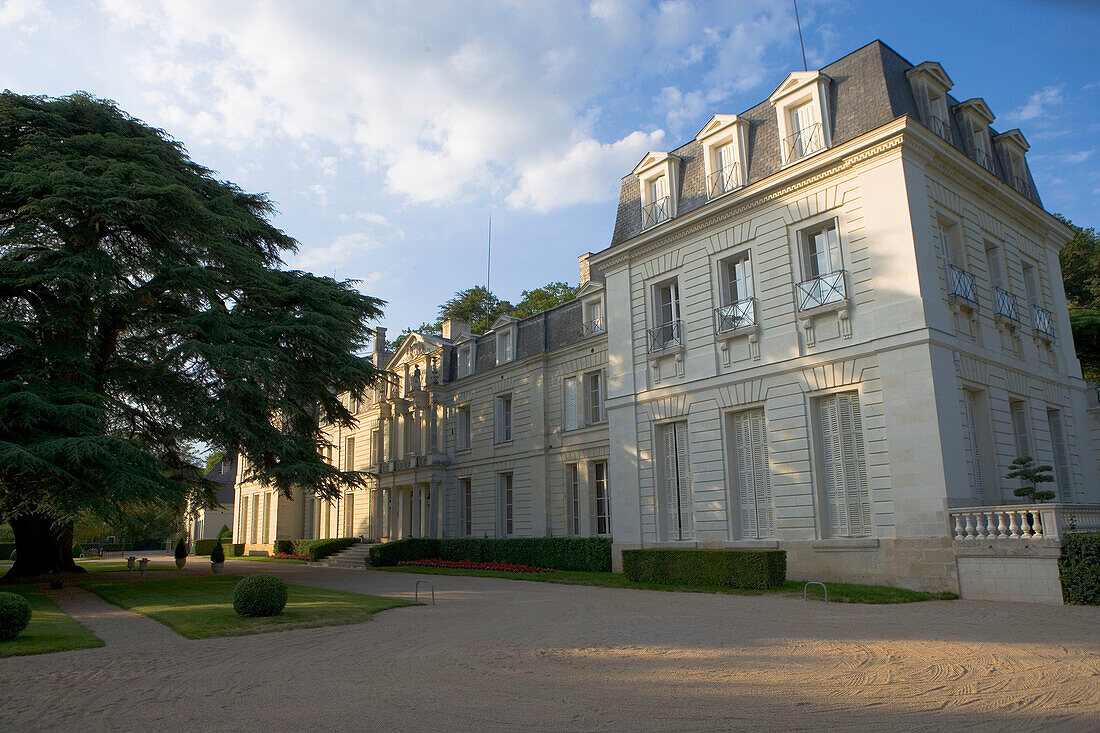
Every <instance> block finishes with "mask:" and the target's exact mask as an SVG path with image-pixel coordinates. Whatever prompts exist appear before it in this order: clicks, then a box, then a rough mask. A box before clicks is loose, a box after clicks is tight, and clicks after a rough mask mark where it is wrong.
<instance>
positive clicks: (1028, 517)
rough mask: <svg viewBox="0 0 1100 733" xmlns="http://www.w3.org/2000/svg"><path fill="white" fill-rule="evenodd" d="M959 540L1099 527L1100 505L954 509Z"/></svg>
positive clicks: (1020, 536) (1049, 535) (1056, 535)
mask: <svg viewBox="0 0 1100 733" xmlns="http://www.w3.org/2000/svg"><path fill="white" fill-rule="evenodd" d="M949 514H950V518H951V530H952V533H953V534H954V537H955V539H956V540H990V539H997V540H1031V539H1036V540H1037V539H1044V538H1045V539H1050V540H1054V539H1059V538H1061V536H1062V535H1063V534H1065V533H1066V532H1074V531H1095V530H1100V504H1008V505H1003V506H984V507H968V508H962V509H951V510H950V512H949Z"/></svg>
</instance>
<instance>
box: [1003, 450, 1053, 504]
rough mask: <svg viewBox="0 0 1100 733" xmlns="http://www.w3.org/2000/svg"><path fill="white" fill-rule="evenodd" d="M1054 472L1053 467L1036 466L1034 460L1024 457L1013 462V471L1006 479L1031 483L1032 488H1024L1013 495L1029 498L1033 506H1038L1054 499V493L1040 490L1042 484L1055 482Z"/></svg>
mask: <svg viewBox="0 0 1100 733" xmlns="http://www.w3.org/2000/svg"><path fill="white" fill-rule="evenodd" d="M1052 470H1054V469H1053V468H1052V467H1051V466H1047V465H1035V459H1034V458H1031V457H1029V456H1024V457H1022V458H1017V459H1016V460H1014V461H1013V462H1012V470H1011V471H1009V472H1008V474H1007V475H1006V476H1005V478H1010V479H1014V478H1019V479H1023V480H1024V481H1027V482H1028V483H1030V484H1031V486H1022V487H1020V488H1018V489H1016V490H1015V491H1013V492H1012V493H1013V494H1015V495H1016V496H1022V497H1027V499H1028V501H1030V502H1031V503H1032V504H1038V503H1040V502H1044V501H1050V500H1051V499H1053V498H1054V492H1053V491H1045V490H1044V491H1040V490H1039V485H1040V484H1047V483H1051V482H1053V481H1054V476H1053V475H1051V471H1052Z"/></svg>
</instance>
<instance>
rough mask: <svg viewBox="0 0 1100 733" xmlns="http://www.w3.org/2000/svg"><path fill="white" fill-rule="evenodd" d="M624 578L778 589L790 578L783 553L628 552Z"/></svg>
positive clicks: (668, 582) (709, 551)
mask: <svg viewBox="0 0 1100 733" xmlns="http://www.w3.org/2000/svg"><path fill="white" fill-rule="evenodd" d="M623 574H624V575H625V576H626V577H628V578H630V579H631V580H634V581H638V582H641V583H666V584H670V585H724V586H728V587H730V588H758V589H767V588H774V587H775V586H777V585H779V584H780V583H782V582H783V581H784V580H786V578H787V554H786V553H785V552H783V551H782V550H763V551H756V550H624V551H623Z"/></svg>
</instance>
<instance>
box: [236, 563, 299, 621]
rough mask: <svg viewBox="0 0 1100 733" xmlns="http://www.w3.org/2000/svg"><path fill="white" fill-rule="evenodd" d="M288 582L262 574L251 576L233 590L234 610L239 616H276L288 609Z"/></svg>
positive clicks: (274, 576)
mask: <svg viewBox="0 0 1100 733" xmlns="http://www.w3.org/2000/svg"><path fill="white" fill-rule="evenodd" d="M286 597H287V587H286V582H285V581H284V580H283V579H282V578H280V577H278V576H276V575H268V574H266V573H262V574H260V575H249V576H248V577H247V578H244V579H242V580H241V581H240V582H239V583H237V585H236V586H235V587H234V588H233V610H234V611H236V612H237V615H238V616H249V617H251V616H275V615H276V614H280V613H282V612H283V609H284V608H285V607H286Z"/></svg>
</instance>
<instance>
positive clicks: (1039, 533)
mask: <svg viewBox="0 0 1100 733" xmlns="http://www.w3.org/2000/svg"><path fill="white" fill-rule="evenodd" d="M1031 514H1032V516H1033V517H1034V518H1035V524H1034V525H1033V527H1032V529H1034V530H1035V534H1034V536H1035V539H1037V540H1041V539H1043V520H1042V512H1040V511H1039V510H1038V509H1036V510H1034V511H1032V512H1031Z"/></svg>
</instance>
